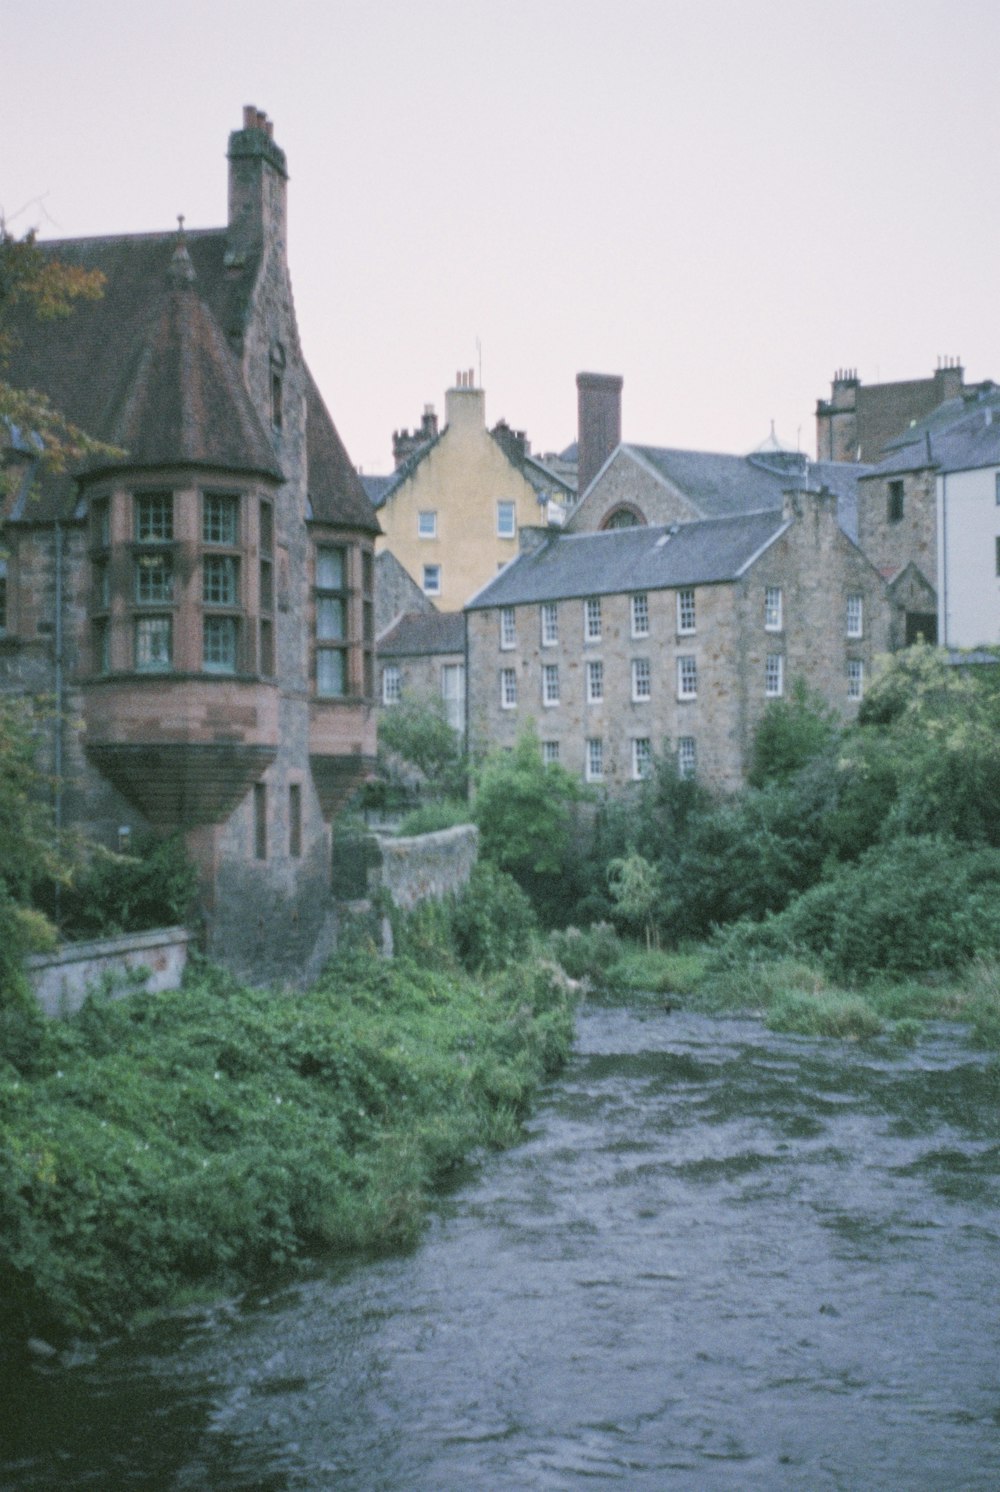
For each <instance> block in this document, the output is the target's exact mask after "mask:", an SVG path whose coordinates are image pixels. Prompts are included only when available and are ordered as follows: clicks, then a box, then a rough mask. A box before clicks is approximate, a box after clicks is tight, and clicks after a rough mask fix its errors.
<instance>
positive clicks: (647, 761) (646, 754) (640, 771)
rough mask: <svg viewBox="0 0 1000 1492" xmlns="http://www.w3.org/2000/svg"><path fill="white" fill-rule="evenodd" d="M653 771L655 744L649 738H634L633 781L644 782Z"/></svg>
mask: <svg viewBox="0 0 1000 1492" xmlns="http://www.w3.org/2000/svg"><path fill="white" fill-rule="evenodd" d="M652 770H653V743H652V741H651V740H650V738H649V736H633V737H632V781H633V782H642V780H643V778H645V777H648V776H649V774H650V772H651V771H652Z"/></svg>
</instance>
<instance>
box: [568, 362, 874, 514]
mask: <svg viewBox="0 0 1000 1492" xmlns="http://www.w3.org/2000/svg"><path fill="white" fill-rule="evenodd" d="M621 390H622V380H621V379H620V378H617V377H612V376H611V375H604V374H593V373H581V374H579V375H578V377H577V391H578V414H579V438H578V448H579V451H580V453H581V456H580V473H581V485H580V497H579V501H578V502H577V505H576V507H575V508H574V509H573V510H572V512H571V513H570V515H569V517H568V519H567V521H566V528H567V530H568V531H570V532H572V533H582V532H587V531H591V530H594V529H609V528H628V527H631V526H632V525H633V524H643V523H650V524H665V523H694V522H698V521H699V520H702V519H706V518H724V517H735V516H737V515H740V514H743V515H746V514H749V513H764V512H780V511H781V508H782V504H783V502H784V494H785V492H786V491H788V489H789V488H791V487H796V488H801V487H812V488H814V489H816V490H819V489H820V488H825V489H827V490H828V491H830V492H832V493H833V494H834V495H835V497H836V499H837V513H838V518H839V521H840V525H841V527H842V528H843V530H844V532H845V533H846V534H847V535H848V536H849V537H850V538H852V539H853V538H856V537H857V514H856V507H857V491H858V480H859V478H860V477H861V476H862V475H863V474H864V472H865V471H866V470H867V467H864V466H861V465H859V464H848V463H846V462H836V461H819V462H817V461H810V460H809V458H808V457H807V456H806V455H805V454H804V453H802V452H799V451H789V450H786V449H785V448H783V447H782V446H781V445H780V444H779V443H778V442H777V441H776V440H775V438H774V436H773V433H772V435H771V436H770V437H769V438H768V439H767V440H765V441H764V442H763V443H762V444H761V445H760V446H759V447H758V448H757V450H755V451H752V452H751V453H750V454H749V455H747V456H733V455H728V454H724V453H721V452H718V451H689V450H683V449H678V448H676V447H673V446H651V445H635V444H632V443H630V442H625V443H622V441H621V410H620V407H619V406H620V400H621ZM584 451H586V452H587V458H586V461H584V457H583V453H584Z"/></svg>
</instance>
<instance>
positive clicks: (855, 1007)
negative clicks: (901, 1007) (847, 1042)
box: [767, 991, 884, 1040]
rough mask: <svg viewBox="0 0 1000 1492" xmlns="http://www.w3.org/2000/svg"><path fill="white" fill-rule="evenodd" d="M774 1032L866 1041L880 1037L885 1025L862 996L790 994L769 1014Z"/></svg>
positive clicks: (777, 1003) (769, 1021) (789, 992)
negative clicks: (852, 1038) (873, 1037)
mask: <svg viewBox="0 0 1000 1492" xmlns="http://www.w3.org/2000/svg"><path fill="white" fill-rule="evenodd" d="M767 1025H768V1027H769V1028H770V1030H772V1031H788V1032H795V1033H797V1034H798V1035H801V1036H840V1037H845V1036H846V1037H854V1038H855V1039H857V1040H865V1039H868V1038H870V1037H872V1036H879V1035H881V1033H882V1031H883V1029H884V1028H883V1024H882V1021H881V1019H880V1017H879V1016H878V1014H877V1013H876V1012H875V1011H874V1010H873V1009H872V1007H871V1006H870V1005H869V1004H868V1002H867V1000H864V999H862V998H861V996H860V995H849V994H848V995H845V994H822V995H807V994H802V993H798V992H792V991H788V992H787V993H785V994H782V995H781V996H780V997H779V998H778V999H777V1000H776V1001H775V1003H774V1004H773V1005H772V1006H771V1008H770V1010H769V1011H768V1013H767Z"/></svg>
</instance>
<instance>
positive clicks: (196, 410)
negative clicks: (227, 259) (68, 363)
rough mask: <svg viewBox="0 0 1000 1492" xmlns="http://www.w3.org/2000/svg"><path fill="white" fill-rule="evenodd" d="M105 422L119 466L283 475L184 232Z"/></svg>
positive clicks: (118, 384) (117, 383) (123, 372)
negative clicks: (201, 287)
mask: <svg viewBox="0 0 1000 1492" xmlns="http://www.w3.org/2000/svg"><path fill="white" fill-rule="evenodd" d="M101 424H102V426H103V428H104V429H105V430H106V431H107V432H108V434H107V438H108V439H109V440H110V441H111V442H112V443H113V444H114V445H117V446H120V447H122V448H123V450H124V451H125V452H126V455H125V457H124V462H123V463H117V462H116V463H114V464H116V465H118V464H125V465H127V466H129V467H155V466H214V467H222V468H224V469H225V470H228V471H233V472H253V473H258V474H263V475H266V476H270V477H274V478H275V479H277V480H279V481H280V480H281V478H282V472H281V469H280V467H279V466H278V464H277V461H276V459H275V455H274V450H273V448H272V446H271V443H270V441H269V440H268V438H267V435H266V434H265V432H264V429H263V427H262V425H261V422H260V419H259V417H258V415H257V411H256V410H255V409H254V407H253V405H252V403H251V402H250V397H249V395H248V393H247V391H246V388H245V386H244V384H243V380H242V377H241V374H240V369H239V367H238V365H237V362H236V359H235V357H234V356H233V354H232V352H231V351H230V349H229V346H228V344H227V342H226V338H225V337H224V335H223V333H222V330H221V329H220V327H219V325H218V323H217V321H216V320H215V318H214V316H213V315H212V313H211V311H210V310H209V309H208V306H207V305H206V304H205V302H204V301H203V300H202V299H201V297H200V295H199V294H198V290H197V280H196V277H195V272H194V266H193V264H192V262H191V258H190V255H189V254H188V251H187V246H186V244H185V243H184V240H183V237H181V238H180V239H179V241H178V244H177V246H176V248H175V250H174V254H173V257H172V259H171V261H170V267H169V269H168V271H167V275H166V277H165V281H164V284H163V290H162V294H161V295H160V297H159V299H158V302H156V303H154V306H153V310H152V315H151V317H150V320H149V324H148V327H147V329H146V332H145V334H144V335H143V336H142V337H141V338H140V339H138V342H137V345H136V347H135V351H134V352H133V354H132V356H131V357H130V358H129V359H128V360H127V361H126V363H125V366H124V368H123V370H122V374H121V377H120V378H119V379H118V381H117V382H116V384H115V386H114V388H113V390H112V394H111V398H110V400H109V404H108V408H107V411H106V415H105V418H104V419H103V420H102V421H101ZM102 464H103V463H102ZM93 469H96V468H93Z"/></svg>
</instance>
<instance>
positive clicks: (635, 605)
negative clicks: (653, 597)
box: [629, 591, 649, 637]
mask: <svg viewBox="0 0 1000 1492" xmlns="http://www.w3.org/2000/svg"><path fill="white" fill-rule="evenodd" d="M629 614H630V617H631V622H632V636H633V637H648V636H649V596H648V595H647V594H646V592H645V591H636V593H635V595H634V596H632V597H631V598H630V604H629Z"/></svg>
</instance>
